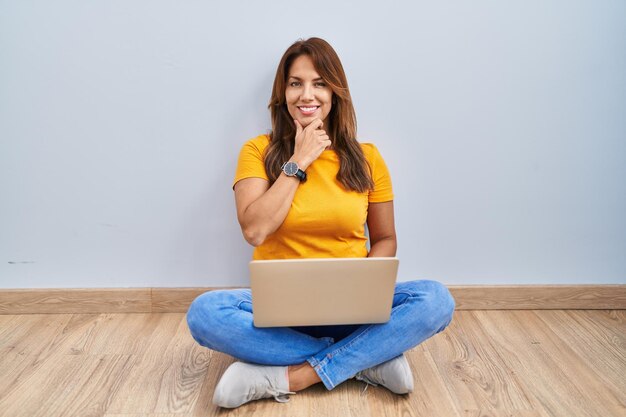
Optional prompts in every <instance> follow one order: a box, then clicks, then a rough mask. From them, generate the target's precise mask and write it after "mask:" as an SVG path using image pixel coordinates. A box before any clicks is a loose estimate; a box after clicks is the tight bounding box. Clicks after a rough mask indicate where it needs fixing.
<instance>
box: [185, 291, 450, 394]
mask: <svg viewBox="0 0 626 417" xmlns="http://www.w3.org/2000/svg"><path fill="white" fill-rule="evenodd" d="M453 312H454V299H453V298H452V296H451V295H450V292H449V291H448V289H447V288H446V287H444V286H443V285H442V284H440V283H438V282H436V281H410V282H401V283H397V284H396V289H395V293H394V297H393V307H392V310H391V319H390V320H389V321H388V322H387V323H383V324H365V325H348V326H345V325H342V326H309V327H266V328H259V327H255V326H254V325H253V323H252V297H251V294H250V290H249V289H236V290H216V291H210V292H207V293H204V294H202V295H200V296H199V297H198V298H196V299H195V300H194V302H193V303H192V304H191V306H190V307H189V311H188V312H187V323H188V325H189V330H190V331H191V335H192V336H193V338H194V339H195V340H196V341H197V342H198V343H199V344H201V345H202V346H206V347H208V348H210V349H213V350H217V351H220V352H223V353H226V354H228V355H231V356H234V357H235V358H237V359H239V360H242V361H245V362H250V363H256V364H261V365H276V366H285V365H296V364H300V363H303V362H305V361H308V362H309V364H311V366H312V367H313V369H315V371H316V372H317V374H318V375H319V377H320V379H321V380H322V382H323V383H324V385H325V386H326V388H327V389H329V390H331V389H333V388H334V387H336V386H337V385H339V384H340V383H342V382H343V381H345V380H347V379H350V378H352V377H353V376H354V375H356V373H357V372H359V371H361V370H363V369H367V368H370V367H372V366H375V365H378V364H380V363H382V362H385V361H388V360H390V359H393V358H395V357H397V356H399V355H401V354H402V353H403V352H405V351H407V350H409V349H411V348H413V347H415V346H417V345H418V344H420V343H422V342H423V341H424V340H426V339H428V338H429V337H431V336H433V335H435V334H437V333H439V332H441V331H442V330H443V329H445V328H446V327H447V326H448V324H449V323H450V321H451V320H452V314H453Z"/></svg>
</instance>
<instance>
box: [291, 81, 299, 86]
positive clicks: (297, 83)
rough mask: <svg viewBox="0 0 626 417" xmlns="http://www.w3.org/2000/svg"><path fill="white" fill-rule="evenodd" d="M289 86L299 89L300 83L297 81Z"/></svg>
mask: <svg viewBox="0 0 626 417" xmlns="http://www.w3.org/2000/svg"><path fill="white" fill-rule="evenodd" d="M289 85H290V86H291V87H300V83H299V82H298V81H292V82H291V83H290V84H289Z"/></svg>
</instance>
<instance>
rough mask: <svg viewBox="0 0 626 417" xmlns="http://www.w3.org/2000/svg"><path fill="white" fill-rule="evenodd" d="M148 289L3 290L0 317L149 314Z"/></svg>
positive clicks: (0, 297)
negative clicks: (12, 315) (9, 315)
mask: <svg viewBox="0 0 626 417" xmlns="http://www.w3.org/2000/svg"><path fill="white" fill-rule="evenodd" d="M150 309H151V304H150V289H149V288H94V289H88V288H78V289H58V288H57V289H55V288H52V289H9V290H6V289H3V290H0V314H67V313H106V312H118V313H149V312H150Z"/></svg>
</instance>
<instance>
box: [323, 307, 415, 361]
mask: <svg viewBox="0 0 626 417" xmlns="http://www.w3.org/2000/svg"><path fill="white" fill-rule="evenodd" d="M407 300H408V299H407ZM405 305H406V300H405V301H404V302H403V303H402V304H399V305H397V306H396V307H395V308H396V309H400V308H402V307H404V306H405ZM381 324H384V323H381ZM372 326H373V324H371V325H369V326H367V329H365V330H364V331H363V332H362V333H361V334H360V335H358V336H357V337H355V338H354V339H352V340H351V341H350V343H348V344H347V345H344V346H342V347H340V348H339V349H337V350H333V351H332V352H329V354H330V355H331V356H335V355H336V354H338V353H341V352H343V351H344V350H346V349H348V348H350V347H352V345H353V344H354V343H355V342H356V341H358V340H359V339H360V338H361V337H363V336H364V335H365V334H367V333H368V332H369V331H370V330H371V329H372ZM327 355H328V354H327Z"/></svg>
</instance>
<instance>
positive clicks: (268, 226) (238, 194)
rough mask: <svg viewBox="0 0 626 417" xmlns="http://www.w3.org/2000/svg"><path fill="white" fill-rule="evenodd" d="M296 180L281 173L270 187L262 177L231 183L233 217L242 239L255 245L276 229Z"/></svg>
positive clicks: (296, 185) (298, 181) (286, 210)
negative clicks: (235, 209) (238, 226)
mask: <svg viewBox="0 0 626 417" xmlns="http://www.w3.org/2000/svg"><path fill="white" fill-rule="evenodd" d="M299 184H300V180H299V179H298V178H296V177H288V176H286V175H285V174H284V173H282V174H280V176H279V177H278V178H277V179H276V181H275V182H274V184H273V185H272V186H271V187H270V186H269V181H267V180H265V179H263V178H246V179H243V180H241V181H239V182H238V183H237V184H235V204H236V205H237V220H239V224H240V226H241V232H242V233H243V236H244V238H245V239H246V241H247V242H248V243H249V244H251V245H252V246H259V245H260V244H261V243H263V241H265V238H266V237H267V236H269V235H271V234H272V233H274V232H275V231H276V229H278V227H279V226H280V225H281V224H282V223H283V221H284V220H285V217H287V213H288V212H289V209H290V208H291V202H292V201H293V197H294V195H295V194H296V190H297V189H298V186H299Z"/></svg>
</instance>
